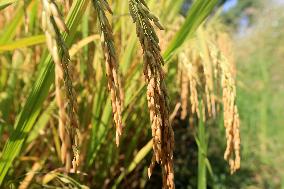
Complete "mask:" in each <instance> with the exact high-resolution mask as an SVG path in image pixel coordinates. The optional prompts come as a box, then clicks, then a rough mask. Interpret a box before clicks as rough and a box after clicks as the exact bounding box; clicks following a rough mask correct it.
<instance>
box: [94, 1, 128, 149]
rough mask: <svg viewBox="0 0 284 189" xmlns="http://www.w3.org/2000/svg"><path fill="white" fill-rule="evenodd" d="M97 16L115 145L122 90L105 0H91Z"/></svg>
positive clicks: (120, 121) (120, 119) (120, 126)
mask: <svg viewBox="0 0 284 189" xmlns="http://www.w3.org/2000/svg"><path fill="white" fill-rule="evenodd" d="M93 5H94V7H95V9H96V12H97V16H98V18H99V24H100V29H101V45H102V49H103V52H104V56H105V59H106V75H107V81H108V89H109V91H110V96H111V105H112V112H113V119H114V122H115V127H116V140H115V141H116V145H117V146H118V145H119V137H120V136H121V134H122V116H121V111H122V100H121V98H122V97H123V91H122V88H121V79H120V75H119V73H118V60H117V55H116V52H115V46H114V39H113V32H112V28H111V25H110V23H109V21H108V19H107V17H106V12H109V13H111V14H112V11H111V8H110V7H109V5H108V3H107V1H105V0H93Z"/></svg>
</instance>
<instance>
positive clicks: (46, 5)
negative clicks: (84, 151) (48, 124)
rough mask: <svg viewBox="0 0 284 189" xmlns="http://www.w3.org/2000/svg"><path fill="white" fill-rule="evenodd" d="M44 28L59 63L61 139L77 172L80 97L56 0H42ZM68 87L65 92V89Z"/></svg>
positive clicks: (66, 157) (68, 164) (64, 155)
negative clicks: (70, 64)
mask: <svg viewBox="0 0 284 189" xmlns="http://www.w3.org/2000/svg"><path fill="white" fill-rule="evenodd" d="M42 5H43V10H42V28H43V30H44V32H45V36H46V42H47V47H48V50H49V52H50V54H51V56H52V58H53V61H54V63H55V88H56V101H57V105H58V107H59V136H60V139H61V142H62V144H61V160H62V162H63V163H65V167H66V172H70V169H71V163H72V164H73V171H75V172H76V169H77V166H78V164H79V152H78V138H77V137H78V136H77V132H78V128H79V126H78V120H77V114H76V112H77V101H76V96H75V91H74V89H73V84H72V80H71V77H70V73H69V69H68V63H69V62H70V56H69V52H68V49H67V47H66V45H65V43H64V40H63V39H62V37H61V34H60V31H62V32H63V31H66V32H68V28H67V26H66V25H65V23H64V21H63V18H62V16H61V14H60V13H59V10H58V7H57V5H56V3H55V2H54V1H52V0H42ZM62 88H64V89H63V90H65V94H64V93H63V92H62ZM72 150H73V161H72V162H71V151H72Z"/></svg>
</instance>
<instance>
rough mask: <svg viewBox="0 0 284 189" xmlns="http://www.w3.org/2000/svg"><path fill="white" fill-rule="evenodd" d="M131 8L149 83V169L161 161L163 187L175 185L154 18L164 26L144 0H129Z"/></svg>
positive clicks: (171, 136) (172, 142)
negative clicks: (150, 137)
mask: <svg viewBox="0 0 284 189" xmlns="http://www.w3.org/2000/svg"><path fill="white" fill-rule="evenodd" d="M129 10H130V14H131V16H132V19H133V21H134V23H135V24H136V33H137V36H138V38H139V41H140V44H141V46H142V49H143V55H144V67H143V72H144V76H145V79H146V83H147V100H148V108H149V112H150V120H151V127H152V137H153V151H154V154H153V158H152V163H151V165H150V167H149V169H148V175H149V177H150V176H151V174H152V171H153V167H154V165H155V162H157V163H159V164H161V166H162V175H163V187H164V188H175V185H174V171H173V148H174V133H173V129H172V126H171V124H170V122H169V108H168V99H167V89H166V85H165V81H164V77H165V73H164V72H163V70H162V65H163V64H164V61H163V58H162V56H161V52H160V51H161V50H160V46H159V39H158V37H157V35H156V32H155V30H154V28H153V25H152V23H151V22H153V23H154V24H155V25H156V26H157V27H158V28H159V29H163V27H162V26H161V24H160V23H159V20H158V18H157V17H155V16H154V15H153V14H151V13H150V11H149V8H148V7H147V4H146V3H145V2H144V1H143V0H130V1H129Z"/></svg>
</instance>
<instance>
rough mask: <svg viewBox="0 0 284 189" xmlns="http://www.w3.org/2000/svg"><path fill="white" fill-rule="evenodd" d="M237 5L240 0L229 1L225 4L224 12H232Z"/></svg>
mask: <svg viewBox="0 0 284 189" xmlns="http://www.w3.org/2000/svg"><path fill="white" fill-rule="evenodd" d="M237 3H238V0H229V1H227V2H226V3H225V4H224V6H223V10H224V11H225V12H226V11H228V10H230V9H231V8H232V7H234V6H235V5H236V4H237Z"/></svg>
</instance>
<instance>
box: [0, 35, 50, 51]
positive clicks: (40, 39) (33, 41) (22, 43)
mask: <svg viewBox="0 0 284 189" xmlns="http://www.w3.org/2000/svg"><path fill="white" fill-rule="evenodd" d="M44 42H45V36H44V35H36V36H32V37H26V38H23V39H19V40H17V41H13V42H11V43H6V44H3V45H0V53H1V52H4V51H13V50H15V49H19V48H23V47H29V46H33V45H39V44H42V43H44Z"/></svg>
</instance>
